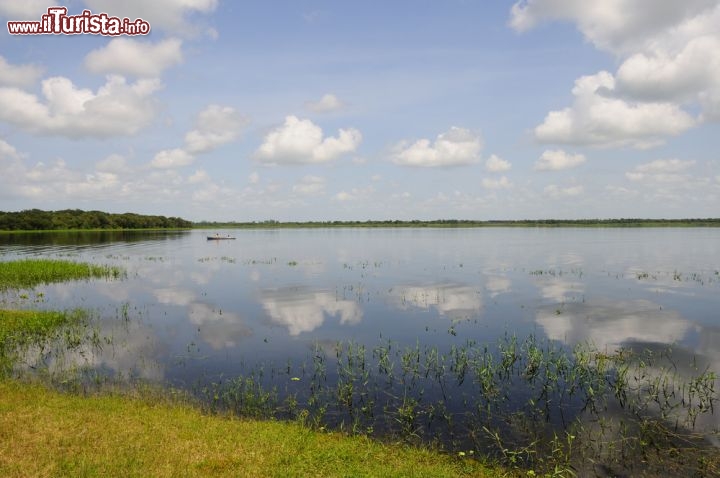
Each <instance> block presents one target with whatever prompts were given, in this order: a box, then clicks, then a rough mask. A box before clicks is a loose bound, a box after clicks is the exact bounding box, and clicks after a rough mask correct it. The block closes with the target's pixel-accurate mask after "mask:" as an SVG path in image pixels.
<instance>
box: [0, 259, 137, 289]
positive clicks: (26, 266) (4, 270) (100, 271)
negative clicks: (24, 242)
mask: <svg viewBox="0 0 720 478" xmlns="http://www.w3.org/2000/svg"><path fill="white" fill-rule="evenodd" d="M124 274H125V273H124V271H123V270H122V269H121V268H119V267H115V266H104V265H96V264H88V263H84V262H72V261H65V260H52V259H21V260H16V261H5V262H0V290H6V289H21V288H32V287H35V286H38V285H40V284H49V283H54V282H65V281H72V280H85V279H93V278H96V279H119V278H122V277H123V276H124Z"/></svg>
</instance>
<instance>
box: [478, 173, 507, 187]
mask: <svg viewBox="0 0 720 478" xmlns="http://www.w3.org/2000/svg"><path fill="white" fill-rule="evenodd" d="M482 185H483V187H484V188H486V189H508V188H511V187H512V183H511V182H510V181H509V180H508V178H506V177H505V176H502V177H501V178H499V179H490V178H483V180H482Z"/></svg>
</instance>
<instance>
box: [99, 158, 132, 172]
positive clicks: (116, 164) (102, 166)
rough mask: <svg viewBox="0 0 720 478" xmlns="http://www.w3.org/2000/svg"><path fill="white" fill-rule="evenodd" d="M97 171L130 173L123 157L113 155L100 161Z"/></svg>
mask: <svg viewBox="0 0 720 478" xmlns="http://www.w3.org/2000/svg"><path fill="white" fill-rule="evenodd" d="M95 169H97V170H98V171H101V172H105V173H122V172H127V171H128V165H127V161H125V158H124V157H123V156H121V155H119V154H111V155H110V156H108V157H107V158H105V159H103V160H101V161H98V162H97V164H96V165H95Z"/></svg>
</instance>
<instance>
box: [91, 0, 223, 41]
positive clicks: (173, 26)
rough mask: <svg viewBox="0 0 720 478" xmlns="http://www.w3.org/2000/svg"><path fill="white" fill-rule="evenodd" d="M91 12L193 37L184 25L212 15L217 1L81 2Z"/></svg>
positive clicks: (189, 27) (133, 0) (96, 0)
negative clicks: (138, 20) (194, 18)
mask: <svg viewBox="0 0 720 478" xmlns="http://www.w3.org/2000/svg"><path fill="white" fill-rule="evenodd" d="M84 1H85V4H86V5H87V6H88V7H90V9H91V10H92V11H93V12H98V13H99V12H105V13H107V14H108V15H111V16H117V17H120V18H123V17H128V18H130V19H133V20H134V19H136V18H142V19H143V20H145V21H146V22H149V23H150V27H151V28H152V29H153V30H154V29H164V30H170V31H172V33H173V34H175V35H179V34H186V33H190V34H193V33H197V28H196V27H195V26H194V25H191V24H190V23H189V22H188V21H187V17H188V16H190V15H192V14H197V13H201V14H208V13H212V12H213V11H214V10H215V9H216V8H217V6H218V3H219V2H218V0H153V1H151V2H149V1H147V0H123V1H122V2H118V1H116V0H84Z"/></svg>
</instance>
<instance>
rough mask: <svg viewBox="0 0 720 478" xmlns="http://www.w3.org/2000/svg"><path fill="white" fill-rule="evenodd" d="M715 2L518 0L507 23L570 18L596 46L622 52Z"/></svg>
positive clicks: (529, 24)
mask: <svg viewBox="0 0 720 478" xmlns="http://www.w3.org/2000/svg"><path fill="white" fill-rule="evenodd" d="M716 6H717V0H684V1H682V2H678V1H675V0H613V1H607V0H586V1H583V2H577V1H575V0H521V1H518V2H516V3H515V5H513V7H512V9H511V11H510V25H511V26H512V27H513V28H514V29H515V30H517V31H526V30H529V29H531V28H533V27H534V26H536V25H537V24H539V23H542V22H546V21H551V20H564V21H569V22H573V23H575V24H576V25H577V28H578V29H579V30H580V31H581V32H582V33H583V35H585V38H586V39H587V40H588V41H590V42H592V43H593V44H594V45H595V46H596V47H597V48H600V49H603V50H609V51H612V52H613V53H617V54H621V53H623V52H628V51H635V50H637V49H638V48H643V47H645V46H646V45H647V44H648V43H649V39H651V38H653V37H656V36H658V35H662V34H665V33H666V32H667V31H668V30H670V29H671V28H672V27H674V26H677V25H678V24H682V23H686V22H690V21H693V20H696V19H697V18H698V17H700V16H704V15H708V14H709V9H711V8H713V7H716Z"/></svg>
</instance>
